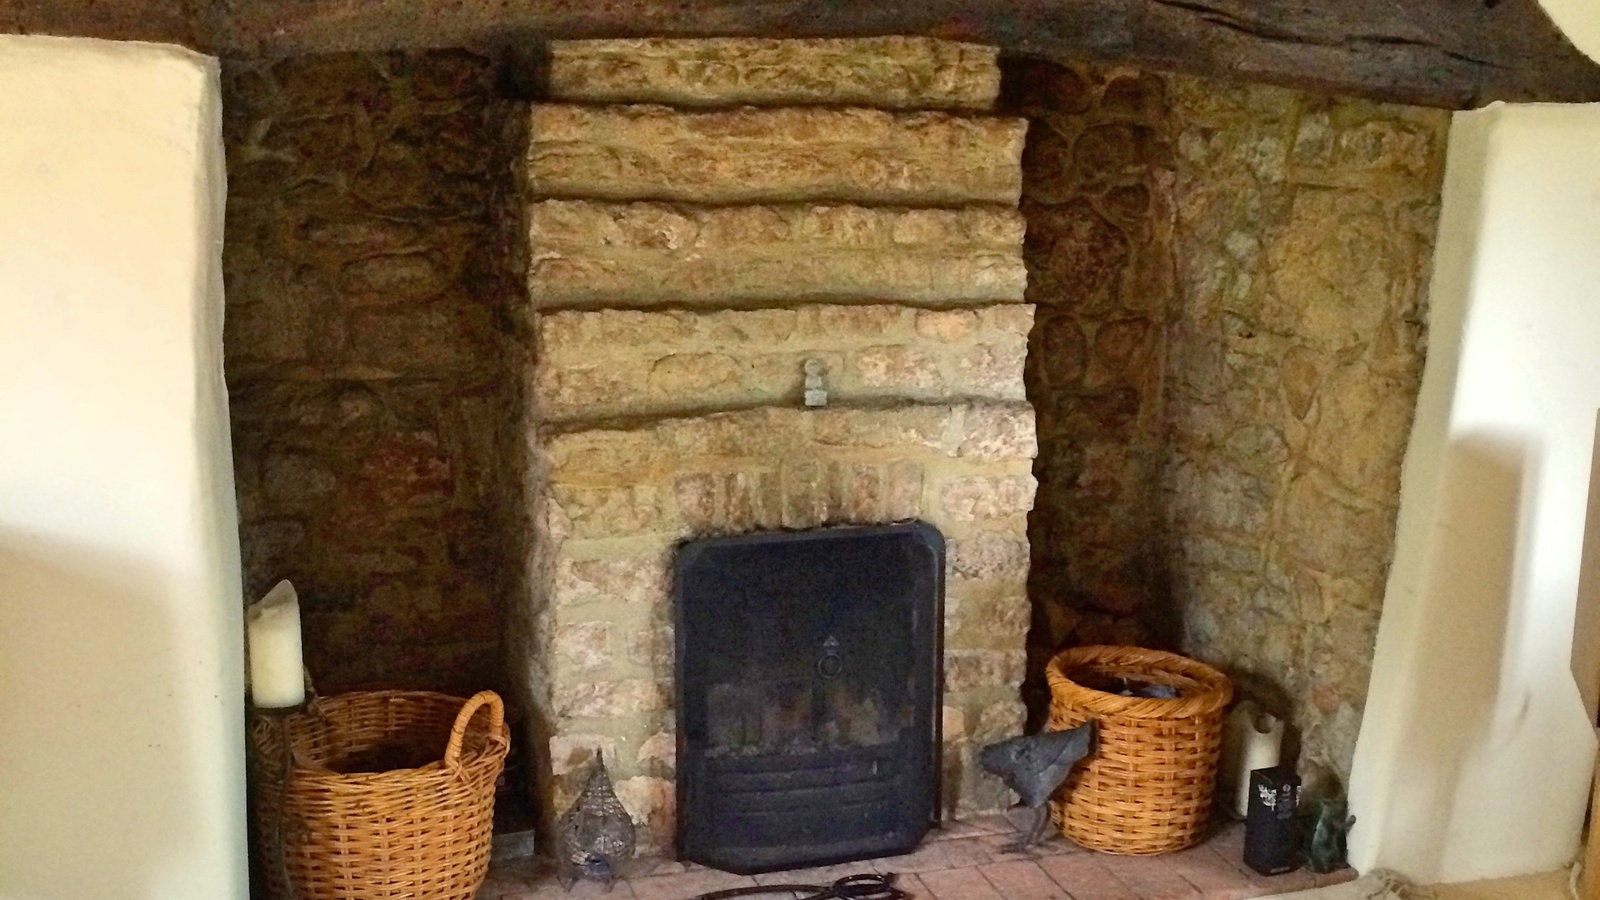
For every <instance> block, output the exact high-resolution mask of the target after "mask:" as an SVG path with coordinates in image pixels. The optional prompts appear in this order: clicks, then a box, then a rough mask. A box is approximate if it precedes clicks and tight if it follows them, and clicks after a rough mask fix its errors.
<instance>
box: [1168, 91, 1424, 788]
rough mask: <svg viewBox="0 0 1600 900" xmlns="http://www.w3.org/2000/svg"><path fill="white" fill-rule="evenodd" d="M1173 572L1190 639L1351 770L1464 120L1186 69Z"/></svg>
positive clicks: (1307, 745)
mask: <svg viewBox="0 0 1600 900" xmlns="http://www.w3.org/2000/svg"><path fill="white" fill-rule="evenodd" d="M1166 83H1167V86H1168V97H1169V102H1170V106H1171V123H1172V124H1171V127H1172V134H1173V138H1172V139H1173V143H1174V145H1175V147H1176V150H1177V156H1176V173H1177V181H1176V183H1175V185H1174V198H1175V203H1174V206H1175V208H1176V211H1177V219H1176V223H1175V227H1174V230H1175V233H1176V236H1177V244H1176V251H1177V252H1176V259H1177V266H1178V281H1179V285H1180V288H1179V292H1178V302H1177V305H1176V306H1175V307H1174V309H1173V315H1172V320H1171V326H1170V328H1169V331H1168V347H1169V356H1170V363H1169V365H1168V368H1167V372H1166V374H1167V385H1166V406H1167V417H1168V420H1169V422H1170V432H1169V441H1170V448H1169V453H1168V456H1167V464H1166V468H1165V472H1164V475H1163V478H1162V493H1163V496H1164V498H1165V502H1164V507H1165V510H1166V517H1167V519H1166V529H1167V537H1166V540H1165V550H1166V563H1167V570H1168V573H1169V575H1170V578H1171V584H1172V595H1173V598H1174V600H1175V602H1176V604H1177V606H1178V608H1179V610H1180V611H1181V614H1182V621H1183V645H1184V647H1185V648H1186V649H1187V650H1188V651H1189V652H1190V653H1192V654H1193V655H1195V656H1198V657H1199V658H1201V659H1205V660H1208V661H1210V662H1213V663H1217V664H1220V665H1222V666H1224V667H1225V668H1227V669H1228V670H1229V671H1230V672H1232V673H1234V674H1235V675H1236V676H1238V677H1239V678H1240V679H1241V680H1242V682H1243V683H1244V684H1245V686H1246V689H1247V690H1253V691H1256V692H1259V693H1261V694H1263V695H1264V696H1265V698H1266V699H1267V700H1268V701H1269V702H1270V703H1271V704H1272V705H1275V706H1287V707H1288V708H1289V709H1288V711H1289V712H1290V713H1291V715H1292V719H1293V725H1294V727H1295V729H1296V730H1297V731H1298V732H1299V734H1300V736H1301V744H1302V746H1303V751H1302V756H1301V762H1302V766H1303V767H1304V769H1305V770H1306V771H1312V770H1314V769H1322V770H1326V771H1329V772H1331V773H1332V774H1334V775H1337V776H1338V777H1340V778H1341V779H1347V778H1348V775H1349V767H1350V761H1351V758H1352V755H1353V753H1354V750H1355V740H1356V735H1357V732H1358V730H1359V725H1360V719H1361V711H1362V707H1363V705H1364V703H1365V701H1366V695H1367V678H1368V674H1369V669H1370V666H1371V661H1372V653H1373V643H1374V640H1375V637H1376V633H1377V627H1378V614H1379V609H1380V606H1381V604H1382V602H1383V594H1384V585H1385V580H1386V578H1387V573H1388V567H1389V561H1390V558H1391V555H1392V552H1393V537H1394V521H1395V514H1396V511H1397V508H1398V503H1399V490H1400V464H1401V458H1402V456H1403V454H1404V452H1405V447H1406V442H1407V439H1408V437H1409V435H1410V429H1411V418H1412V413H1413V410H1414V408H1415V403H1416V394H1417V388H1418V386H1419V383H1420V379H1421V374H1422V362H1423V356H1424V353H1425V343H1426V322H1427V294H1426V290H1427V284H1428V279H1429V275H1430V272H1431V262H1432V252H1433V235H1434V230H1435V223H1436V217H1437V213H1438V203H1439V189H1440V178H1441V175H1442V169H1443V162H1444V150H1445V141H1446V133H1447V129H1448V126H1449V116H1448V114H1447V113H1444V112H1440V111H1437V110H1423V109H1415V108H1406V107H1397V106H1385V105H1377V104H1372V103H1367V102H1363V101H1355V100H1344V99H1337V98H1330V97H1323V96H1317V95H1312V94H1306V93H1301V92H1295V91H1288V90H1283V89H1278V88H1266V87H1240V86H1234V85H1226V84H1219V83H1215V82H1207V81H1201V80H1197V79H1192V78H1179V77H1173V78H1168V79H1166Z"/></svg>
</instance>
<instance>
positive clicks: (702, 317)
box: [510, 39, 1037, 848]
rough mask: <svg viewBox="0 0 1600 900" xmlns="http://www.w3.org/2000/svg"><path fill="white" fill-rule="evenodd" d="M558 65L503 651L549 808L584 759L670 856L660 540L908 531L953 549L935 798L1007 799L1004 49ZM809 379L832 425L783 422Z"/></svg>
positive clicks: (537, 187)
mask: <svg viewBox="0 0 1600 900" xmlns="http://www.w3.org/2000/svg"><path fill="white" fill-rule="evenodd" d="M551 65H552V70H551V78H550V81H551V84H552V85H553V89H552V93H553V97H552V98H551V99H552V100H553V101H556V102H552V103H548V104H538V105H535V106H534V107H533V108H532V110H531V111H530V112H529V114H528V115H529V128H528V132H527V134H528V141H527V151H526V153H525V154H524V155H523V157H522V160H521V172H522V177H521V183H522V185H523V189H524V192H525V193H524V196H525V197H526V202H525V204H523V205H522V206H521V207H520V209H521V212H522V215H523V217H524V221H525V225H524V228H525V233H526V234H527V235H528V243H527V277H528V294H529V297H530V310H529V318H528V329H527V333H528V334H529V336H530V338H531V344H532V347H531V353H530V356H529V359H530V363H529V378H528V389H527V391H526V393H525V395H524V410H525V413H526V416H527V420H526V421H527V426H526V431H527V435H528V440H529V462H528V465H527V467H526V472H527V473H528V474H527V476H526V479H525V481H524V491H525V496H526V497H527V504H528V508H529V510H530V512H531V521H532V526H531V528H530V529H529V533H530V534H531V543H530V546H529V547H528V559H529V565H528V567H527V573H526V577H527V581H526V584H525V589H524V596H525V598H526V599H525V600H523V601H521V605H520V606H519V608H518V609H517V610H516V614H515V615H514V616H513V623H514V624H513V626H512V628H511V631H510V634H511V636H512V641H511V647H512V657H513V660H514V662H513V681H514V685H513V686H514V688H516V689H517V690H518V691H519V692H520V694H521V696H520V699H521V700H522V702H523V704H524V705H525V708H526V709H528V710H529V711H530V713H531V715H530V717H529V723H528V745H529V746H533V747H536V748H540V749H544V748H548V771H544V772H541V773H540V774H541V776H542V778H541V782H542V788H541V790H540V794H541V796H542V798H543V799H544V803H543V806H544V807H545V809H547V810H559V809H561V808H564V806H565V805H566V804H567V803H568V802H569V801H570V798H571V797H572V796H573V795H574V793H575V791H576V789H577V787H579V786H580V785H579V783H578V779H579V778H580V777H581V775H582V774H583V771H584V767H585V765H586V764H587V762H588V760H589V759H590V758H592V756H593V754H594V753H595V752H596V751H600V752H603V753H604V754H605V757H606V759H607V760H608V762H609V765H610V767H611V769H612V776H613V779H614V780H615V782H616V785H617V790H618V793H619V794H620V795H621V796H622V797H623V799H624V802H625V803H626V804H627V805H628V806H629V808H630V810H632V812H633V813H634V815H635V817H636V818H637V819H639V820H640V822H641V823H642V824H643V825H644V828H643V829H642V831H643V835H642V837H643V842H644V844H645V846H647V847H655V848H662V847H665V846H669V845H670V843H671V838H672V823H673V821H674V811H673V795H674V789H673V783H672V778H673V774H674V760H673V748H674V745H675V739H674V736H673V733H672V722H673V718H672V710H671V708H670V702H669V698H670V696H671V691H672V685H673V675H672V668H673V666H672V663H673V641H672V628H671V625H670V622H671V575H670V571H671V565H672V554H673V550H674V547H675V545H676V544H677V543H679V542H681V541H683V540H685V539H689V538H697V537H705V536H710V535H725V534H739V533H747V532H752V531H764V530H773V529H803V528H812V527H818V526H824V525H833V524H870V523H888V522H897V521H908V520H914V519H921V520H923V521H926V522H929V523H931V524H933V525H934V526H936V527H938V528H939V530H940V531H941V532H942V533H943V535H944V537H945V539H946V541H947V543H948V548H949V552H948V561H947V567H946V568H947V572H946V581H947V592H946V593H947V599H946V624H945V641H944V645H945V660H944V682H945V684H944V687H945V694H944V698H945V699H944V703H945V710H944V719H945V729H944V740H943V757H944V762H943V765H942V768H943V770H944V783H945V785H946V791H945V798H944V802H945V806H946V807H947V809H948V811H949V813H950V814H952V815H955V814H969V813H973V812H978V811H992V810H996V809H999V808H1002V807H1003V806H1004V805H1006V804H1007V803H1009V801H1010V798H1009V794H1008V793H1007V792H1006V791H1005V790H1004V789H1003V788H1002V787H1001V786H1000V785H999V784H998V782H997V781H995V780H994V779H992V778H991V777H989V776H985V775H981V774H980V773H979V771H978V770H977V768H976V766H975V749H976V747H977V746H978V745H979V744H981V743H982V742H983V741H985V740H992V739H994V738H998V737H1000V736H1002V735H1004V734H1008V733H1013V732H1015V731H1016V730H1017V729H1018V728H1020V727H1021V724H1022V720H1023V708H1022V704H1021V702H1020V699H1019V697H1018V694H1017V685H1018V684H1020V683H1021V681H1022V678H1023V674H1024V666H1025V662H1026V654H1025V643H1026V635H1027V630H1028V626H1029V620H1030V614H1029V608H1028V601H1027V594H1026V587H1025V582H1026V578H1027V568H1028V557H1029V553H1028V544H1027V534H1026V530H1027V513H1028V510H1029V509H1030V508H1031V507H1032V505H1033V493H1034V480H1033V476H1032V464H1033V457H1034V456H1035V454H1036V452H1037V442H1036V440H1035V436H1034V420H1033V411H1032V408H1031V407H1030V406H1029V405H1028V403H1027V401H1026V399H1025V392H1024V388H1023V362H1024V359H1025V356H1026V348H1027V335H1028V332H1029V330H1030V328H1031V326H1032V322H1033V317H1032V308H1031V307H1030V306H1028V305H1027V304H1025V303H1023V302H1022V300H1023V295H1024V291H1025V284H1026V274H1025V271H1024V267H1023V261H1022V243H1023V223H1022V218H1021V215H1020V213H1018V211H1017V209H1016V203H1017V199H1018V196H1019V193H1020V189H1021V183H1022V171H1021V153H1022V145H1023V136H1024V130H1025V124H1024V123H1023V122H1021V121H1020V120H1017V119H1008V118H1002V117H997V116H993V115H988V114H986V113H985V110H986V109H987V107H988V106H990V105H991V104H992V103H993V100H994V95H995V91H996V90H997V89H998V82H999V70H998V65H997V61H996V58H995V54H994V53H993V51H990V50H987V49H984V48H978V47H970V46H963V45H956V44H942V43H938V42H932V41H923V40H900V39H893V40H884V41H873V42H866V43H864V44H863V43H853V42H816V43H810V42H801V43H782V42H764V41H762V42H751V41H709V42H664V41H625V42H594V43H586V42H580V43H573V44H557V45H556V46H555V49H554V52H553V53H552V63H551ZM640 68H644V69H648V70H649V72H648V77H647V78H643V79H642V80H643V81H645V82H647V83H648V84H649V85H650V88H649V90H648V91H646V90H640V89H639V88H637V87H632V86H631V85H635V84H637V83H638V82H639V81H640V80H641V78H640V74H639V72H638V71H637V70H638V69H640ZM574 70H581V71H582V77H578V76H577V75H576V74H575V73H574ZM874 82H877V83H881V84H883V85H884V88H883V89H882V90H877V91H874V90H873V89H872V84H873V83H874ZM826 83H838V84H841V85H852V84H854V85H857V86H858V87H859V88H860V93H861V94H862V95H863V96H877V95H881V96H885V97H896V96H898V102H897V103H896V104H895V105H896V107H897V108H896V109H895V110H894V111H885V110H879V109H866V108H861V107H857V106H844V107H840V106H835V105H825V104H830V103H837V102H841V101H842V102H847V103H848V102H858V101H857V100H856V99H855V95H852V94H851V93H849V92H848V91H841V92H840V93H837V94H834V93H830V92H828V91H826V90H822V89H821V88H820V87H819V86H820V85H821V84H826ZM906 85H911V86H912V87H911V88H910V89H906V87H905V86H906ZM895 86H898V87H899V89H900V93H899V94H898V95H896V93H895V90H894V89H893V88H894V87H895ZM974 89H976V91H977V92H976V93H973V91H974ZM597 97H599V98H603V100H604V101H605V102H604V103H600V104H594V103H590V104H587V105H577V104H576V102H575V101H589V100H593V99H595V98H597ZM643 101H664V102H666V103H674V104H676V105H674V106H668V105H661V103H660V102H656V103H651V104H649V105H640V104H641V103H642V102H643ZM739 104H761V107H762V108H757V107H756V106H752V105H739ZM952 107H954V108H956V111H954V112H952V111H946V110H949V109H950V108H952ZM807 360H816V361H819V362H821V363H822V365H823V367H824V369H825V372H826V379H827V382H828V386H829V392H830V402H829V405H828V406H827V407H826V408H820V409H807V408H804V407H803V406H802V404H801V393H802V392H801V382H802V366H803V365H804V363H805V362H806V361H807Z"/></svg>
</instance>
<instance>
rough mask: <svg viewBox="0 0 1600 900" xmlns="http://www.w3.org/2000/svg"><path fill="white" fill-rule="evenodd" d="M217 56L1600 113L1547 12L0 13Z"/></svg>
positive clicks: (1066, 2) (670, 5) (9, 19)
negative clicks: (607, 42)
mask: <svg viewBox="0 0 1600 900" xmlns="http://www.w3.org/2000/svg"><path fill="white" fill-rule="evenodd" d="M5 30H10V31H40V32H46V33H56V34H89V35H94V36H99V37H129V38H136V39H141V40H170V41H174V42H177V43H184V44H188V45H190V46H195V47H197V48H199V49H202V50H206V51H208V52H212V53H218V54H222V55H231V56H242V57H254V56H287V55H295V54H302V53H319V52H329V51H339V50H387V49H399V48H412V47H442V46H466V47H493V46H502V45H506V44H513V43H532V42H537V41H540V40H545V39H551V38H574V37H631V36H646V35H662V36H689V35H759V36H768V37H822V36H839V37H844V36H859V35H882V34H924V35H933V36H937V37H948V38H958V39H965V40H973V41H980V42H984V43H991V44H996V45H998V46H1000V47H1002V48H1004V49H1006V50H1007V51H1010V52H1014V53H1020V54H1027V55H1034V56H1041V57H1046V58H1052V59H1058V60H1078V59H1095V60H1101V61H1113V62H1126V63H1129V64H1133V65H1138V66H1143V67H1146V68H1150V69H1156V70H1163V71H1181V72H1189V73H1192V74H1196V75H1204V76H1211V77H1219V78H1228V79H1235V80H1247V81H1257V82H1266V83H1272V84H1282V85H1287V86H1293V87H1304V88H1311V89H1316V90H1322V91H1326V92H1330V93H1340V94H1350V95H1356V96H1365V97H1371V98H1374V99H1380V100H1392V101H1398V102H1405V103H1413V104H1418V105H1426V106H1440V107H1447V108H1456V109H1459V108H1470V107H1475V106H1480V105H1482V104H1485V103H1488V102H1490V101H1493V100H1509V101H1557V102H1587V101H1600V65H1596V64H1595V62H1594V61H1592V60H1590V59H1589V58H1588V57H1586V56H1584V55H1583V54H1582V53H1581V52H1580V51H1579V50H1577V48H1575V47H1573V46H1572V44H1571V43H1570V42H1569V41H1567V39H1566V38H1565V37H1564V36H1563V35H1562V34H1561V33H1560V31H1559V30H1558V29H1557V28H1556V26H1555V24H1554V23H1553V22H1552V21H1551V20H1550V18H1549V17H1548V16H1547V15H1546V14H1545V13H1544V11H1543V10H1542V9H1541V8H1540V7H1539V4H1538V0H1320V2H1315V3H1312V2H1292V3H1291V2H1284V0H919V2H909V3H902V2H892V0H891V2H861V0H465V2H463V0H0V31H5Z"/></svg>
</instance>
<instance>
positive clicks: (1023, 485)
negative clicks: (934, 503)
mask: <svg viewBox="0 0 1600 900" xmlns="http://www.w3.org/2000/svg"><path fill="white" fill-rule="evenodd" d="M1037 486H1038V482H1036V481H1035V480H1034V478H1033V476H1032V475H971V476H967V477H965V478H957V479H953V480H951V481H947V482H945V483H944V484H943V485H941V486H940V488H939V506H940V508H942V509H943V510H944V515H945V517H946V518H947V519H950V520H952V521H971V520H973V519H993V518H1004V517H1006V516H1014V515H1018V514H1020V513H1026V512H1027V511H1028V510H1030V509H1033V495H1034V490H1035V488H1036V487H1037Z"/></svg>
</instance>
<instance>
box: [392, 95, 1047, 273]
mask: <svg viewBox="0 0 1600 900" xmlns="http://www.w3.org/2000/svg"><path fill="white" fill-rule="evenodd" d="M1026 127H1027V126H1026V123H1025V122H1023V121H1022V120H1020V119H1001V118H993V117H983V118H969V117H961V116H951V115H949V114H946V113H932V112H920V113H900V114H896V113H889V112H883V111H881V110H871V109H830V108H822V107H786V108H776V109H758V108H755V107H742V108H736V109H724V110H716V111H710V112H694V111H686V110H681V109H673V108H670V107H665V106H601V107H595V106H553V105H539V106H535V107H533V112H532V127H531V129H530V135H531V144H530V146H529V148H528V153H527V158H526V160H525V165H524V167H523V171H524V173H525V175H526V178H527V180H528V184H527V188H528V190H529V192H530V194H531V195H532V196H538V197H578V198H587V199H603V200H670V201H685V202H694V203H707V204H728V203H762V202H766V203H771V202H797V201H819V200H831V201H835V202H839V201H844V202H851V203H869V204H898V205H902V206H938V205H947V206H953V205H958V204H962V203H1000V204H1006V205H1012V204H1015V203H1016V202H1017V198H1018V196H1019V195H1020V193H1021V190H1022V166H1021V156H1022V138H1023V134H1024V132H1025V131H1026ZM414 283H415V280H408V281H407V284H408V285H409V284H414Z"/></svg>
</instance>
